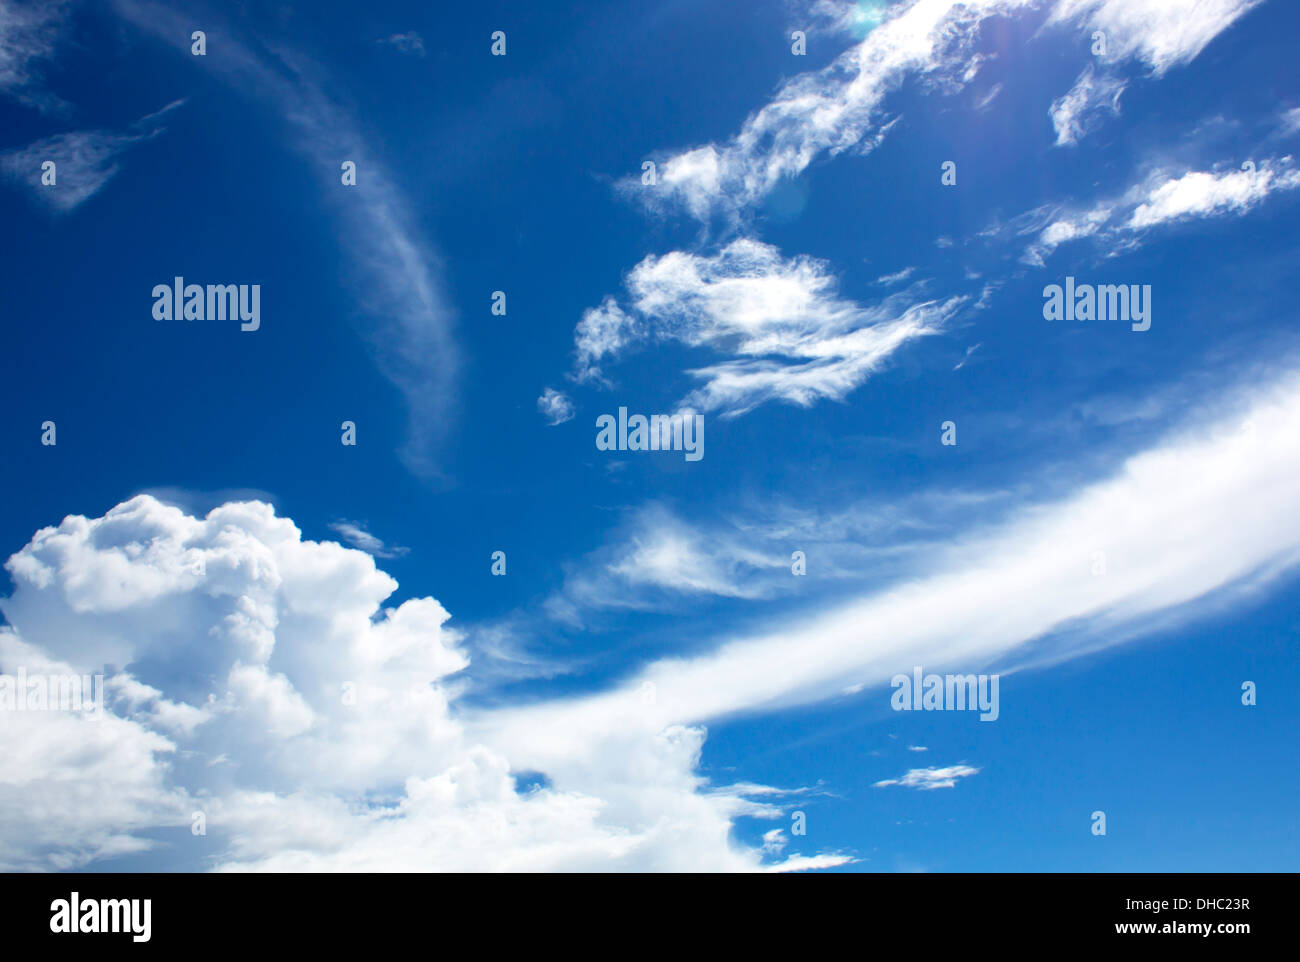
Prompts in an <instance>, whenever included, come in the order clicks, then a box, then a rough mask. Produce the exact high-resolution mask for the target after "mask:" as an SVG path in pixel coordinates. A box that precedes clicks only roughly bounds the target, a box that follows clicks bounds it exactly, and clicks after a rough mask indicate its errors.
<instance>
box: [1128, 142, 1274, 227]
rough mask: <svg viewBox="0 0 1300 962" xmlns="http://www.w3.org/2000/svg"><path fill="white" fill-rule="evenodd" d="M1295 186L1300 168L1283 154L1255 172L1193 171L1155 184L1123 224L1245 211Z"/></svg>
mask: <svg viewBox="0 0 1300 962" xmlns="http://www.w3.org/2000/svg"><path fill="white" fill-rule="evenodd" d="M1296 187H1300V171H1297V170H1296V169H1295V168H1294V166H1292V164H1291V158H1290V157H1284V158H1283V159H1282V161H1281V162H1280V165H1279V166H1270V165H1265V166H1263V167H1261V168H1259V169H1258V170H1256V171H1253V172H1252V171H1244V170H1236V171H1229V172H1227V173H1210V172H1208V171H1201V170H1197V171H1192V172H1190V173H1187V174H1184V175H1183V176H1181V177H1175V178H1170V179H1168V180H1164V181H1163V182H1161V183H1159V184H1157V185H1155V186H1154V187H1152V188H1151V189H1150V192H1149V193H1148V195H1147V197H1146V198H1145V199H1144V200H1143V201H1142V203H1140V204H1139V205H1138V206H1137V209H1136V210H1134V211H1133V214H1132V216H1131V217H1130V218H1129V220H1128V222H1127V223H1126V224H1125V225H1124V227H1125V228H1126V229H1127V230H1142V229H1143V228H1146V227H1153V226H1155V225H1157V224H1162V223H1164V222H1166V221H1172V220H1180V219H1183V218H1187V217H1211V216H1215V215H1218V214H1225V213H1233V214H1242V213H1245V212H1246V211H1248V210H1250V209H1251V208H1252V207H1254V206H1255V205H1256V204H1258V203H1259V202H1260V201H1261V200H1263V199H1264V198H1265V197H1267V196H1268V195H1269V194H1270V193H1272V192H1273V191H1277V190H1294V189H1295V188H1296Z"/></svg>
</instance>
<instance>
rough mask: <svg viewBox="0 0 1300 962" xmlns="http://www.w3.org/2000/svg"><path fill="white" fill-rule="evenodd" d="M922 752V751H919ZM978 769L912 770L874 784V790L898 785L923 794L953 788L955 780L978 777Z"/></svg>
mask: <svg viewBox="0 0 1300 962" xmlns="http://www.w3.org/2000/svg"><path fill="white" fill-rule="evenodd" d="M921 750H922V751H924V749H921ZM978 774H979V769H978V768H974V767H972V766H970V765H949V766H948V767H947V768H912V769H908V772H907V774H906V775H902V776H900V777H898V778H886V779H883V780H881V781H879V782H876V783H875V787H876V788H886V787H888V786H890V785H899V786H902V787H903V788H915V789H919V790H920V791H923V792H928V791H933V790H934V789H936V788H954V787H956V785H957V779H959V778H969V777H970V776H971V775H978Z"/></svg>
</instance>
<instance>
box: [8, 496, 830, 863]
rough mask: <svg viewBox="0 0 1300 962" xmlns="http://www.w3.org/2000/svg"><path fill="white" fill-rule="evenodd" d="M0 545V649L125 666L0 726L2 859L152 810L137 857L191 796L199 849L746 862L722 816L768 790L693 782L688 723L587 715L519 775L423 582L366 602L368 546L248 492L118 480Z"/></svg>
mask: <svg viewBox="0 0 1300 962" xmlns="http://www.w3.org/2000/svg"><path fill="white" fill-rule="evenodd" d="M7 568H8V571H9V573H10V575H11V576H12V578H13V581H14V585H15V590H14V594H13V595H12V597H10V598H7V599H3V600H0V610H3V613H4V616H5V618H6V620H7V621H8V622H9V626H10V627H5V628H0V671H6V672H10V673H12V672H15V671H16V669H17V667H19V666H22V667H26V668H27V669H28V670H29V671H36V670H43V671H55V670H58V671H62V672H69V673H71V672H77V673H84V672H98V671H103V670H104V669H105V667H106V666H108V665H116V666H125V667H124V668H123V669H122V670H119V671H117V672H116V673H115V674H114V675H113V680H112V685H111V686H110V689H111V694H110V697H109V698H107V699H106V701H107V705H106V708H107V710H106V712H105V714H104V717H103V718H102V720H100V721H98V722H96V721H93V720H89V719H87V718H85V717H82V716H76V715H72V714H69V713H58V712H13V713H11V714H9V715H8V716H7V717H6V720H5V722H4V724H3V725H0V752H3V753H4V756H5V759H6V764H5V766H3V768H2V769H0V814H2V815H3V818H0V866H3V867H5V868H11V869H12V868H28V869H30V868H78V867H81V866H83V865H85V864H87V863H88V862H91V861H93V860H96V859H102V858H105V857H109V856H112V855H115V854H127V853H135V852H141V851H144V850H147V849H149V848H150V847H151V846H153V845H154V842H152V841H151V840H150V839H151V836H155V835H156V836H158V837H160V838H162V839H163V845H162V847H160V848H159V849H157V851H156V853H155V856H154V857H155V858H157V859H162V860H164V861H165V860H166V859H168V858H176V857H179V856H176V855H169V852H168V849H169V846H168V845H167V844H166V838H167V833H168V832H175V833H177V834H179V833H182V832H184V833H185V834H186V837H187V838H188V833H189V826H190V819H191V816H192V813H193V812H196V811H202V812H204V813H205V815H206V819H207V830H208V835H207V836H206V837H205V840H206V844H207V845H208V846H210V847H209V848H208V849H207V850H206V851H204V852H203V854H202V855H201V856H200V857H201V858H202V859H203V864H205V865H211V866H216V867H218V868H228V869H263V870H291V869H292V870H386V871H391V870H411V871H415V870H432V869H446V870H457V869H459V870H501V871H510V870H520V871H522V870H552V871H554V870H569V869H574V870H577V869H588V870H590V869H646V870H649V869H659V870H682V871H686V870H701V869H712V870H719V871H730V870H756V869H760V868H763V867H764V865H763V859H764V854H763V852H762V850H761V849H760V848H754V849H749V848H745V847H743V846H739V845H737V844H735V843H734V842H733V841H732V839H731V838H730V832H731V828H732V823H733V821H734V819H735V818H739V817H743V816H750V817H761V818H772V817H776V816H777V815H779V814H780V813H781V812H782V811H783V809H782V807H781V806H780V805H774V804H772V803H770V802H761V803H755V802H752V801H750V800H749V799H748V798H747V797H746V795H745V791H744V788H745V787H744V786H741V787H733V788H731V789H728V790H712V791H706V790H705V789H707V784H706V783H705V781H704V780H703V779H701V778H700V777H699V776H698V775H697V774H696V773H695V769H696V766H697V763H698V759H699V751H700V747H701V744H702V742H703V738H704V733H703V731H702V730H701V729H698V728H695V727H687V726H666V727H664V728H661V729H657V730H655V731H654V732H641V731H633V732H620V733H604V732H588V733H585V734H583V735H582V736H581V737H580V738H577V739H575V741H574V745H573V751H572V753H571V758H572V759H574V760H575V762H576V761H577V760H578V759H585V760H586V767H585V776H584V777H583V778H582V779H580V781H582V782H583V784H584V785H585V786H586V787H585V788H576V787H574V786H571V785H569V784H567V781H568V778H567V776H566V775H564V774H562V773H557V774H551V773H548V775H550V776H551V777H550V786H549V787H545V788H538V789H535V790H533V791H530V792H527V793H524V794H520V793H519V792H518V791H517V784H516V780H515V777H514V775H513V774H512V772H513V771H515V770H516V767H514V766H512V765H511V763H510V761H509V760H508V756H506V755H504V754H503V753H502V752H500V751H499V750H497V749H494V748H493V747H491V746H490V745H487V744H486V743H484V742H483V741H482V739H480V738H479V737H478V736H477V735H475V733H474V732H472V731H471V730H469V729H468V728H467V727H466V726H465V724H464V723H463V721H462V720H461V719H460V718H459V717H458V716H459V712H458V711H457V707H456V702H457V699H458V696H459V692H460V690H461V687H462V686H461V684H460V683H459V682H458V681H457V680H456V677H455V676H457V674H458V673H460V672H462V671H463V670H464V669H465V668H466V667H467V664H468V660H467V657H466V655H465V654H464V651H463V650H462V646H461V639H460V636H459V634H458V633H457V632H454V631H451V630H449V629H448V628H447V627H446V621H447V619H448V614H447V612H446V611H445V610H444V609H443V608H442V606H441V605H439V604H438V603H437V602H436V601H434V600H433V599H431V598H415V599H411V600H408V601H405V602H403V603H402V604H401V605H399V606H397V607H395V608H385V607H383V602H384V599H385V598H387V597H388V596H389V595H390V594H391V593H392V592H393V591H394V590H395V589H396V587H397V585H396V582H394V581H393V579H392V578H390V577H389V576H388V575H386V574H384V573H383V572H382V571H379V570H378V569H376V567H375V563H374V560H373V559H372V558H371V557H370V555H368V554H365V553H363V552H361V551H356V550H351V549H348V548H344V547H342V546H340V545H337V544H333V543H329V542H322V543H316V542H311V541H304V540H302V537H301V534H300V532H299V531H298V529H297V528H296V527H295V526H294V525H293V523H292V522H291V521H289V520H287V519H285V518H280V517H276V515H275V513H274V511H273V510H272V509H271V508H270V507H269V506H268V505H265V504H259V503H256V502H244V503H231V504H226V505H222V506H220V507H218V508H216V509H214V510H213V511H211V512H210V513H209V514H208V515H207V516H206V517H202V518H198V517H192V516H190V515H187V514H185V513H184V512H183V511H182V510H180V509H178V508H174V507H169V506H166V505H164V504H162V503H160V502H159V501H157V500H155V499H153V498H151V497H148V496H140V497H137V498H134V499H132V500H131V501H128V502H126V503H124V504H121V505H119V506H117V507H116V508H114V509H113V510H111V511H110V512H108V514H106V515H105V516H104V517H102V518H85V517H80V516H75V515H74V516H70V517H68V518H65V519H64V520H63V522H62V523H60V524H59V525H58V526H57V527H51V528H45V529H42V530H41V531H39V532H37V534H36V535H35V536H34V537H33V538H32V540H31V543H30V544H28V545H27V546H26V547H25V548H23V549H22V550H21V551H19V552H18V553H17V554H15V555H14V556H13V557H12V558H11V559H10V561H9V562H8V564H7ZM759 788H761V787H759ZM809 857H817V856H809ZM787 861H788V860H787ZM782 864H785V863H782ZM794 864H795V865H806V864H807V863H806V862H800V863H794ZM179 867H186V868H190V869H193V868H197V867H199V866H198V865H196V864H193V863H192V862H185V863H183V865H182V866H179ZM790 867H794V865H792V866H790Z"/></svg>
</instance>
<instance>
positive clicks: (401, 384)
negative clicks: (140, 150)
mask: <svg viewBox="0 0 1300 962" xmlns="http://www.w3.org/2000/svg"><path fill="white" fill-rule="evenodd" d="M114 6H115V8H116V9H117V10H118V12H119V13H120V14H121V15H122V16H123V17H124V18H125V19H126V20H128V21H129V22H131V23H133V24H135V25H136V26H137V27H138V28H139V29H141V30H143V31H145V32H147V33H150V34H152V35H154V36H156V37H157V38H158V39H160V40H161V41H163V42H164V43H167V44H170V45H172V46H173V47H176V48H177V49H180V50H184V51H188V44H189V39H188V38H189V34H190V30H191V23H190V18H189V17H187V16H183V15H181V14H178V13H177V12H176V11H174V10H172V9H170V8H168V7H165V6H163V5H160V4H157V3H154V2H151V0H114ZM205 59H206V60H207V61H208V63H207V66H208V68H209V69H210V70H212V71H214V72H215V73H217V74H218V75H219V76H221V77H223V78H224V79H225V80H226V81H227V82H228V83H229V84H230V85H231V86H232V87H234V88H235V89H237V90H240V91H242V92H243V93H245V94H246V95H247V96H248V97H249V98H250V99H251V100H254V101H255V102H258V103H262V104H267V105H269V106H270V107H271V109H273V110H275V111H276V112H277V113H278V115H279V116H280V118H281V119H282V120H283V121H284V122H285V123H286V125H287V127H288V131H289V141H290V142H291V143H292V144H293V145H294V146H296V147H297V148H298V149H299V150H300V151H301V152H302V154H303V155H304V156H305V157H306V158H307V159H308V160H310V161H311V162H312V164H313V165H315V166H316V168H317V170H318V172H319V173H320V175H321V178H322V183H323V184H324V185H325V187H326V189H327V190H328V191H329V192H330V195H331V196H332V197H333V198H334V201H335V203H334V206H335V209H336V210H337V211H338V213H339V217H340V219H341V221H342V223H343V225H344V230H343V232H342V233H343V236H345V237H346V238H347V244H348V249H349V250H350V251H351V252H353V255H354V256H355V257H356V261H355V264H356V270H357V276H356V277H355V278H354V280H355V290H356V292H357V295H358V300H359V305H360V309H361V311H362V313H363V314H364V317H365V322H366V327H365V331H366V334H367V336H368V337H369V339H370V341H371V343H372V344H373V345H374V351H375V357H376V360H377V363H378V365H379V367H380V370H382V371H383V373H384V374H385V376H387V377H388V378H389V380H391V381H392V382H393V384H394V385H396V386H397V388H398V389H399V390H400V391H401V393H402V395H403V397H404V399H405V401H406V406H407V412H408V417H407V440H406V443H405V445H404V446H403V448H402V451H401V455H402V458H403V461H404V462H405V463H406V465H407V466H408V467H409V468H410V469H411V470H412V471H414V472H415V473H417V474H419V475H420V476H422V477H425V478H436V477H438V476H439V475H440V474H441V472H442V468H441V465H440V459H439V456H438V447H439V445H440V444H441V442H442V441H443V440H444V439H445V437H446V435H447V433H448V429H449V427H450V425H451V423H452V418H451V415H452V411H453V407H454V401H455V396H456V395H455V388H456V384H457V381H458V372H459V366H460V361H459V350H458V348H457V345H456V342H455V338H454V336H453V326H454V325H453V312H452V310H451V308H450V307H449V306H448V305H447V303H446V301H445V299H444V296H443V292H442V286H441V278H440V276H439V273H438V258H437V256H436V255H435V253H434V252H433V250H432V249H431V248H430V247H429V246H428V245H427V244H426V243H425V242H424V240H423V238H422V237H421V236H420V234H419V233H418V232H417V231H416V229H415V228H414V227H413V225H412V223H411V215H410V211H411V206H412V205H411V203H410V202H409V200H408V199H407V197H406V196H405V194H404V193H403V191H402V190H401V189H400V188H399V187H398V185H397V182H396V181H395V179H394V178H393V176H392V175H391V174H390V173H389V171H388V170H387V169H386V167H385V165H384V164H383V162H382V161H381V160H380V159H379V158H377V157H375V156H374V155H373V154H372V153H371V150H370V149H369V147H368V146H367V145H368V142H369V141H368V139H367V138H366V137H364V136H363V135H362V133H361V132H360V130H359V129H358V127H357V125H356V123H355V121H354V119H353V117H352V116H351V113H350V112H349V111H348V110H347V109H345V108H344V107H343V106H341V105H340V104H339V103H338V102H337V101H336V100H335V99H333V98H331V97H330V96H329V95H328V94H327V93H326V90H325V86H324V83H323V82H322V81H321V80H319V79H317V78H318V76H319V73H318V70H317V68H315V67H314V66H313V65H312V64H311V63H310V61H308V60H306V59H305V58H304V57H302V56H301V55H300V54H297V53H295V52H293V51H290V50H287V49H284V48H277V49H272V48H270V47H268V46H267V45H266V44H265V43H257V42H254V41H249V42H248V43H244V42H241V41H240V40H239V37H238V34H237V32H236V31H234V30H229V31H227V32H226V33H225V36H223V38H222V49H221V52H220V55H216V53H215V52H214V53H212V54H210V55H209V56H208V57H207V58H205ZM345 160H351V161H353V162H354V163H356V165H357V170H358V174H357V185H356V186H355V187H348V188H344V187H341V186H340V173H339V169H340V165H341V163H342V162H343V161H345Z"/></svg>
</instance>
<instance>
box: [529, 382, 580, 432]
mask: <svg viewBox="0 0 1300 962" xmlns="http://www.w3.org/2000/svg"><path fill="white" fill-rule="evenodd" d="M537 410H538V411H539V412H541V415H542V417H544V418H546V423H547V424H549V425H551V426H552V427H554V426H555V425H557V424H563V423H564V422H565V421H571V420H572V419H573V401H571V400H570V399H569V396H568V395H567V394H564V393H563V392H561V391H557V390H555V388H553V387H548V388H547V389H546V390H544V391H543V392H542V396H541V397H539V398H538V399H537Z"/></svg>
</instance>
